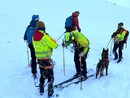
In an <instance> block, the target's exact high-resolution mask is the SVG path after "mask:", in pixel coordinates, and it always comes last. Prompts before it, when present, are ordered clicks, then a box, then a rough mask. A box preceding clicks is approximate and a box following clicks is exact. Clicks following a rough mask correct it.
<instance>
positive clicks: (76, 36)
mask: <svg viewBox="0 0 130 98" xmlns="http://www.w3.org/2000/svg"><path fill="white" fill-rule="evenodd" d="M64 39H65V42H63V43H62V46H63V47H67V46H69V45H70V44H73V46H74V50H75V52H74V62H75V68H76V74H75V75H74V77H79V76H80V75H81V76H82V79H84V80H85V79H86V78H87V66H86V58H87V54H88V51H89V40H88V39H87V38H86V37H85V36H84V35H83V34H82V33H79V32H78V31H76V30H73V31H71V32H65V34H64ZM80 58H81V61H80Z"/></svg>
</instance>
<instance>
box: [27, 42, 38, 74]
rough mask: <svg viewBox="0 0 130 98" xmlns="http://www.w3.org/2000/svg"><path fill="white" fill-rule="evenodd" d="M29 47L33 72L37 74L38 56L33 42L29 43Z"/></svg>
mask: <svg viewBox="0 0 130 98" xmlns="http://www.w3.org/2000/svg"><path fill="white" fill-rule="evenodd" d="M29 49H30V53H31V70H32V73H33V74H36V73H37V63H36V56H35V51H34V47H33V45H32V44H31V43H30V44H29Z"/></svg>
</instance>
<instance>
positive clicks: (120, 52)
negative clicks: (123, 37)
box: [113, 42, 124, 59]
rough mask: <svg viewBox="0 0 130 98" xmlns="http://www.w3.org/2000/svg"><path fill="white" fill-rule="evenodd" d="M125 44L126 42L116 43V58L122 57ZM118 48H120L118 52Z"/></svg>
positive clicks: (114, 50)
mask: <svg viewBox="0 0 130 98" xmlns="http://www.w3.org/2000/svg"><path fill="white" fill-rule="evenodd" d="M123 44H124V43H123V42H119V43H116V42H115V43H114V47H113V53H114V56H115V58H119V59H122V55H123V53H122V50H123ZM117 50H118V53H117Z"/></svg>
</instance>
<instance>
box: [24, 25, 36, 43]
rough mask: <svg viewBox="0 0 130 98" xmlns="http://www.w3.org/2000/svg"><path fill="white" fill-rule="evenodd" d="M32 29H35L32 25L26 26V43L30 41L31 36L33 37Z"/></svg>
mask: <svg viewBox="0 0 130 98" xmlns="http://www.w3.org/2000/svg"><path fill="white" fill-rule="evenodd" d="M34 30H35V27H34V26H31V25H29V26H28V27H27V30H26V36H27V41H28V43H32V37H33V34H34Z"/></svg>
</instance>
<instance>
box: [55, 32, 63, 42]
mask: <svg viewBox="0 0 130 98" xmlns="http://www.w3.org/2000/svg"><path fill="white" fill-rule="evenodd" d="M63 35H64V33H63V34H62V35H61V36H60V37H59V38H58V39H57V41H58V40H59V39H60V38H61V37H62V36H63ZM57 41H56V42H57Z"/></svg>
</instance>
